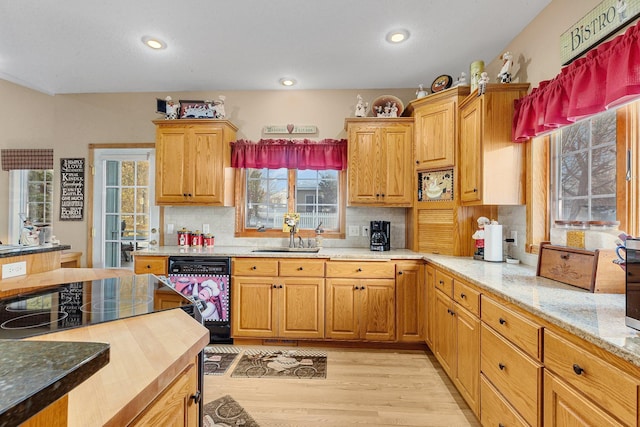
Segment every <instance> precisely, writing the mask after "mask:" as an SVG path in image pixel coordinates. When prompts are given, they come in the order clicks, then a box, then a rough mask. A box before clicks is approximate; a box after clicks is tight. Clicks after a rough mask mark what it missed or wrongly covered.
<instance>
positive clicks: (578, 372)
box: [573, 363, 584, 375]
mask: <svg viewBox="0 0 640 427" xmlns="http://www.w3.org/2000/svg"><path fill="white" fill-rule="evenodd" d="M573 372H575V373H576V375H582V373H583V372H584V369H582V368H581V367H580V365H578V364H577V363H574V364H573Z"/></svg>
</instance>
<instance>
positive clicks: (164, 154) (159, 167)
mask: <svg viewBox="0 0 640 427" xmlns="http://www.w3.org/2000/svg"><path fill="white" fill-rule="evenodd" d="M188 158H189V144H188V141H187V135H186V134H185V129H184V127H180V126H172V127H166V128H165V127H158V128H157V131H156V190H155V191H156V202H157V203H165V204H166V203H183V202H184V201H185V199H186V197H188V194H189V191H191V189H190V188H189V187H188V186H189V179H190V178H189V175H188V174H189V171H188V167H189V166H188Z"/></svg>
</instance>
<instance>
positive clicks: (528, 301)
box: [424, 254, 640, 366]
mask: <svg viewBox="0 0 640 427" xmlns="http://www.w3.org/2000/svg"><path fill="white" fill-rule="evenodd" d="M424 259H425V260H427V261H430V262H432V263H433V264H434V265H436V266H437V267H440V268H442V269H443V270H446V271H449V272H451V273H455V274H457V275H459V276H460V277H462V278H463V279H465V280H466V281H468V282H470V283H473V284H475V285H477V286H478V287H480V288H483V289H487V290H488V291H490V292H491V293H493V294H495V295H497V296H499V297H501V298H504V299H505V300H506V301H509V302H512V303H514V304H516V305H518V306H520V307H521V308H523V309H524V310H526V311H528V312H530V313H532V314H534V315H536V316H538V317H540V318H542V319H544V320H546V321H548V322H550V323H552V324H554V325H557V326H559V327H561V328H563V329H565V330H567V331H569V332H571V333H573V334H574V335H576V336H578V337H580V338H583V339H584V340H586V341H588V342H591V343H593V344H595V345H597V346H599V347H601V348H603V349H605V350H607V351H609V352H611V353H613V354H616V355H618V356H620V357H621V358H623V359H625V360H627V361H629V362H631V363H632V364H634V365H636V366H640V331H637V330H635V329H633V328H630V327H628V326H626V325H625V322H624V318H625V303H626V297H625V295H624V294H597V293H591V292H589V291H586V290H583V289H580V288H577V287H573V286H569V285H565V284H563V283H560V282H556V281H555V280H550V279H546V278H544V277H538V276H536V268H535V267H531V266H527V265H523V264H507V263H492V262H486V261H477V260H474V259H472V258H465V257H453V256H445V255H431V254H424Z"/></svg>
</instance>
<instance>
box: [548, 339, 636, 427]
mask: <svg viewBox="0 0 640 427" xmlns="http://www.w3.org/2000/svg"><path fill="white" fill-rule="evenodd" d="M600 354H602V355H603V357H601V356H600ZM600 354H599V353H598V352H595V351H592V349H591V348H589V346H588V345H581V344H580V343H573V342H570V341H569V340H568V339H565V338H563V337H562V336H560V335H559V334H556V333H554V332H552V331H549V330H547V329H545V331H544V365H545V373H544V425H548V426H568V425H580V424H582V425H587V424H588V425H598V426H604V425H626V426H631V425H634V426H635V425H637V420H638V397H639V394H638V387H639V385H640V382H639V381H638V379H637V378H634V377H632V376H630V375H628V374H626V373H625V372H623V371H621V370H620V369H618V368H617V367H616V366H614V365H613V364H612V363H610V362H609V361H608V360H606V358H605V357H604V353H602V352H600Z"/></svg>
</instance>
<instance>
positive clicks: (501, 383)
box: [480, 309, 542, 426]
mask: <svg viewBox="0 0 640 427" xmlns="http://www.w3.org/2000/svg"><path fill="white" fill-rule="evenodd" d="M483 310H484V309H483ZM480 342H481V345H480V347H481V351H480V353H481V356H480V370H481V371H482V373H483V374H484V375H485V376H486V377H487V379H488V380H489V381H490V382H491V384H493V385H494V386H495V387H496V389H498V391H499V392H500V393H501V394H502V395H503V396H504V397H505V398H506V399H507V401H508V402H509V403H510V404H511V405H512V406H513V407H514V408H515V410H516V411H518V413H520V415H521V416H522V418H524V419H525V420H526V421H527V422H528V423H529V424H530V425H533V426H535V425H538V420H539V418H540V400H541V390H542V365H541V364H540V363H538V362H536V361H535V360H533V359H532V358H530V357H529V356H527V355H526V354H524V353H523V352H522V351H520V350H518V348H516V347H515V346H514V345H512V344H510V343H509V342H508V341H507V340H505V339H504V338H502V337H501V336H500V335H498V334H497V333H496V332H494V331H493V330H492V329H491V328H489V327H488V326H487V325H485V324H483V325H482V327H481V336H480Z"/></svg>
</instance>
